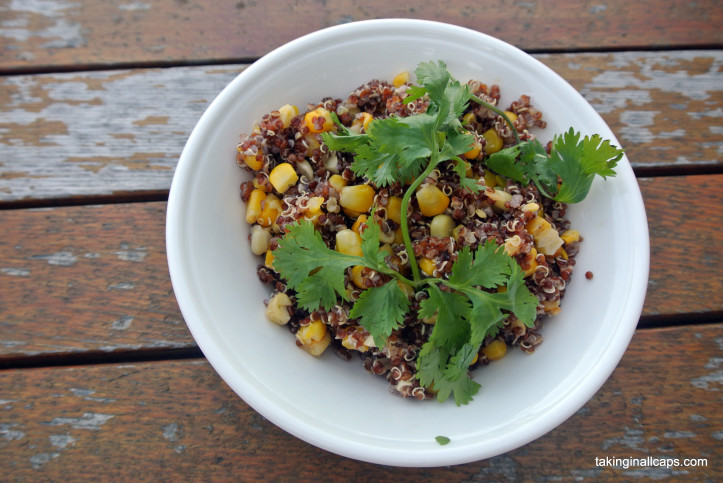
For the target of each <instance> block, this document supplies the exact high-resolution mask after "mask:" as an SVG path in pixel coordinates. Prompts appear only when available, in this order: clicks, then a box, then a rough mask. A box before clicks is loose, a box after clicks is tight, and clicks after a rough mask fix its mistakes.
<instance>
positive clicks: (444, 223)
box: [429, 214, 455, 238]
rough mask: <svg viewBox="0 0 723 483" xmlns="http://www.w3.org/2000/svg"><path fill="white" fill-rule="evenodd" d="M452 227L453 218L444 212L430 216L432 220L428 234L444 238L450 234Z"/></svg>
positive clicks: (453, 224)
mask: <svg viewBox="0 0 723 483" xmlns="http://www.w3.org/2000/svg"><path fill="white" fill-rule="evenodd" d="M454 227H455V221H454V218H452V217H451V216H449V215H444V214H441V215H437V216H435V217H434V218H432V222H431V223H430V224H429V234H430V235H432V236H436V237H439V238H446V237H449V236H452V230H454Z"/></svg>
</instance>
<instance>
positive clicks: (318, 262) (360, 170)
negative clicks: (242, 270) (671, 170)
mask: <svg viewBox="0 0 723 483" xmlns="http://www.w3.org/2000/svg"><path fill="white" fill-rule="evenodd" d="M415 73H416V76H417V81H418V85H414V86H411V87H409V88H408V90H407V93H408V97H406V98H405V100H404V102H407V103H408V102H412V101H414V100H417V99H420V98H422V97H424V98H425V100H428V102H429V104H428V107H427V109H426V112H424V113H420V114H415V115H412V116H408V117H396V116H391V117H388V118H383V119H374V120H372V121H371V123H370V124H369V125H368V127H367V129H366V130H365V133H363V134H355V133H352V132H350V131H349V130H348V129H346V128H345V127H344V126H343V125H341V123H340V122H339V121H338V119H336V121H337V130H336V133H331V132H326V133H323V134H322V136H323V141H324V143H325V144H326V145H327V146H328V148H329V149H330V150H332V151H345V152H349V153H353V155H354V163H353V164H352V165H351V169H352V170H353V171H354V173H355V174H356V175H357V176H358V177H360V178H366V179H367V180H368V181H369V182H371V183H373V184H374V185H376V186H379V187H383V186H388V185H391V184H393V183H400V184H402V185H405V184H406V185H408V188H407V189H406V192H405V193H404V195H403V198H402V203H401V213H403V214H406V213H407V207H408V205H409V203H410V200H411V196H412V194H413V193H414V192H415V191H416V189H417V188H418V187H419V186H420V184H421V183H422V182H423V181H424V180H425V179H426V178H427V177H428V176H429V175H430V173H431V172H432V171H433V170H434V169H435V168H436V167H437V166H438V165H439V164H440V163H443V162H452V165H453V167H454V168H453V169H454V170H455V172H456V173H457V174H458V175H459V178H460V185H461V187H462V188H464V189H469V190H471V191H478V190H479V189H481V187H480V185H479V184H478V183H477V181H476V180H474V179H471V178H467V176H466V174H465V162H464V161H463V160H462V158H461V156H462V154H463V153H465V152H467V151H469V150H470V148H471V146H472V144H473V142H474V137H473V136H472V135H471V134H470V133H468V132H467V131H465V129H464V128H463V127H462V124H461V122H460V120H459V119H460V117H461V116H462V114H463V113H464V112H465V110H466V109H467V108H468V106H469V104H470V102H475V103H478V104H481V105H483V106H484V107H485V108H487V109H489V110H492V111H494V112H495V113H497V114H498V115H500V116H501V117H502V118H503V119H504V121H505V122H506V123H507V124H508V125H509V126H510V127H511V129H512V132H513V134H514V136H515V139H516V144H515V145H514V146H512V147H508V148H505V149H503V150H501V151H499V152H498V153H496V154H495V155H492V156H489V157H488V158H487V159H486V161H485V162H486V166H487V168H489V169H491V170H493V171H495V172H497V173H498V174H501V175H503V176H507V177H509V178H512V179H514V180H516V181H518V182H521V183H526V184H527V183H534V184H535V185H536V186H537V187H538V189H539V190H540V192H541V193H542V194H543V195H545V196H548V197H551V198H553V199H556V200H558V201H565V202H576V201H580V200H581V199H583V198H584V197H585V195H586V194H587V192H588V190H589V188H590V185H591V183H592V179H593V178H594V176H595V175H600V176H602V177H606V176H614V174H615V173H614V167H615V166H616V163H617V162H618V161H619V160H620V158H621V157H622V151H621V150H619V149H617V148H616V147H615V146H612V145H610V143H609V142H608V141H603V140H602V139H601V138H600V137H599V136H592V137H585V138H584V139H583V140H580V134H579V133H575V132H574V131H573V130H572V129H570V131H569V132H567V133H565V134H563V135H562V136H560V137H556V138H555V140H554V142H553V147H552V150H551V152H550V153H549V154H548V153H547V152H546V150H545V149H544V147H543V146H542V145H541V144H540V143H539V142H538V141H525V142H520V138H519V134H518V133H517V130H516V129H515V126H514V124H513V123H512V122H511V121H510V119H509V118H508V117H507V116H506V115H505V113H504V112H503V111H501V110H500V109H499V108H497V107H496V106H494V105H491V104H488V103H486V102H484V101H483V100H481V99H479V98H478V97H476V96H475V95H473V94H472V92H471V91H470V89H469V87H468V86H467V85H463V84H461V83H460V82H459V81H457V80H455V79H454V78H452V76H451V75H450V73H449V71H448V70H447V68H446V65H445V64H444V63H443V62H441V61H439V62H437V63H434V62H428V63H421V64H420V65H419V66H418V68H417V70H416V71H415ZM400 225H401V232H402V239H403V242H404V246H405V249H406V251H407V254H408V259H409V264H410V267H411V271H412V277H411V279H410V278H407V277H405V276H404V275H402V274H401V273H399V272H397V271H396V270H393V269H392V268H390V267H389V266H387V264H386V261H385V256H384V253H383V252H380V250H379V246H380V228H379V226H378V224H377V222H376V221H375V217H374V213H373V212H372V216H370V217H369V218H368V220H367V227H366V229H365V230H364V231H363V232H362V235H361V237H362V256H355V255H346V254H342V253H339V252H337V251H335V250H333V249H331V248H329V247H328V246H327V245H326V244H325V243H324V241H323V239H322V237H321V235H320V234H319V233H318V232H317V231H316V230H315V228H314V225H313V224H312V223H311V222H309V221H301V222H299V223H296V224H294V225H291V227H289V228H288V231H287V233H286V235H285V236H284V237H283V238H282V239H281V240H280V241H279V245H278V248H276V249H275V250H274V252H273V253H274V261H273V266H274V269H275V270H277V271H278V272H279V273H280V275H281V276H282V277H283V278H284V279H285V280H286V282H287V285H288V286H289V287H290V288H291V289H293V290H294V291H295V292H296V294H297V295H296V298H297V303H298V305H299V306H301V307H302V308H304V309H306V310H308V311H313V310H317V309H319V308H323V309H325V310H330V309H331V308H332V307H334V306H335V305H336V304H337V303H338V300H339V299H341V300H345V301H349V300H350V299H349V294H348V293H347V290H346V287H345V280H346V279H347V278H346V277H347V271H348V269H349V268H350V267H353V266H357V265H361V266H364V267H368V268H370V269H372V270H375V271H377V272H379V273H381V274H383V275H384V276H385V277H386V280H388V281H386V282H385V283H383V284H381V285H380V286H375V287H370V288H367V289H365V290H364V291H363V292H361V294H360V295H359V297H358V298H357V299H356V300H355V301H354V303H353V306H352V308H351V311H350V317H352V318H353V319H356V320H357V321H358V323H359V324H360V325H361V326H363V327H364V328H365V329H366V330H367V331H368V332H369V333H370V334H371V335H372V337H373V339H374V343H375V345H376V346H377V347H379V348H382V347H384V345H385V344H386V343H387V339H388V337H389V336H390V335H391V334H392V333H393V332H394V331H395V330H398V329H399V328H400V327H401V326H402V324H403V322H404V320H405V317H406V314H407V312H408V310H409V307H410V305H411V302H410V300H409V298H408V296H407V295H406V293H405V290H404V289H403V288H402V287H403V286H404V285H407V286H409V287H411V288H412V289H413V290H414V291H415V292H419V291H424V292H426V295H425V296H424V297H423V299H422V301H421V302H420V309H419V312H418V314H417V316H418V317H420V318H424V319H428V318H435V324H434V326H433V327H434V328H433V330H432V333H431V335H430V336H429V340H428V341H427V342H426V343H425V344H424V345H423V346H422V348H421V350H420V353H419V355H418V358H417V361H416V362H417V378H418V379H419V382H420V384H421V385H422V386H424V387H426V388H428V389H430V390H432V391H433V392H436V394H437V399H438V400H440V401H444V400H446V399H448V398H449V397H450V396H452V397H453V398H454V400H455V402H456V403H457V405H460V404H467V403H468V402H469V401H471V399H472V397H473V396H474V395H475V394H476V393H477V392H478V390H479V388H480V385H479V384H478V383H477V382H475V381H474V380H472V378H471V377H470V376H469V373H468V369H469V366H470V364H471V363H472V362H473V360H474V357H475V355H476V354H477V353H478V352H479V349H480V347H481V344H482V343H483V341H484V340H485V338H486V337H488V336H494V335H496V333H497V332H498V330H499V328H500V326H501V324H502V323H503V321H504V320H505V319H506V318H507V317H509V316H510V314H513V315H514V316H515V317H516V318H517V319H519V320H520V321H522V322H523V323H524V324H525V325H527V326H528V327H531V326H532V325H533V323H534V320H535V318H536V313H537V312H536V309H537V305H538V299H537V297H536V296H535V295H533V294H532V293H531V292H530V291H529V290H528V288H527V286H526V285H525V281H524V277H523V273H522V270H521V268H520V266H519V265H518V264H517V262H516V261H515V260H514V259H513V258H512V257H510V256H509V255H507V254H506V253H505V252H504V250H502V249H501V247H500V246H498V245H497V244H496V243H495V242H492V241H487V242H486V243H484V244H482V245H480V246H478V248H477V249H476V250H474V251H472V250H471V249H470V248H469V247H464V248H462V249H461V250H460V251H459V252H458V253H457V259H456V261H455V262H454V263H453V265H452V268H451V271H450V272H449V275H448V276H447V277H422V276H421V274H420V271H419V266H418V263H417V260H416V258H415V256H414V251H413V249H412V242H411V239H410V236H409V228H408V222H407V219H406V216H402V220H401V224H400Z"/></svg>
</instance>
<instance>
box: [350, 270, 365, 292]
mask: <svg viewBox="0 0 723 483" xmlns="http://www.w3.org/2000/svg"><path fill="white" fill-rule="evenodd" d="M363 270H364V265H354V266H353V267H351V281H352V282H353V283H354V285H356V286H357V287H359V288H362V289H364V288H367V286H366V285H365V284H364V276H363V275H362V271H363Z"/></svg>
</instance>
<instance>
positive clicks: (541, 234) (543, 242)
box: [525, 216, 564, 255]
mask: <svg viewBox="0 0 723 483" xmlns="http://www.w3.org/2000/svg"><path fill="white" fill-rule="evenodd" d="M525 229H526V230H527V231H528V232H529V233H530V234H531V235H532V237H533V238H534V239H535V247H536V248H537V251H538V252H540V253H542V254H543V255H554V254H555V252H557V250H558V249H559V248H560V247H561V246H562V244H563V243H564V241H563V240H562V238H560V235H558V233H557V230H555V229H554V228H553V227H552V225H551V224H550V222H548V221H547V220H545V219H544V218H542V217H541V216H536V217H535V218H533V219H531V220H530V221H528V222H527V225H525Z"/></svg>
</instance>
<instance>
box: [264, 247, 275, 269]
mask: <svg viewBox="0 0 723 483" xmlns="http://www.w3.org/2000/svg"><path fill="white" fill-rule="evenodd" d="M264 267H266V268H270V269H272V270H273V268H274V252H273V251H272V250H266V256H265V257H264Z"/></svg>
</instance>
